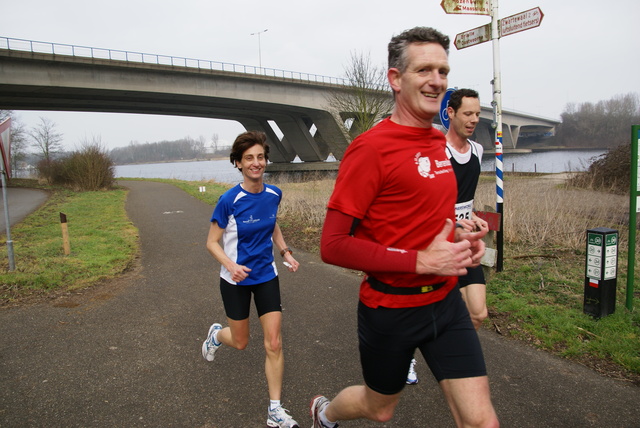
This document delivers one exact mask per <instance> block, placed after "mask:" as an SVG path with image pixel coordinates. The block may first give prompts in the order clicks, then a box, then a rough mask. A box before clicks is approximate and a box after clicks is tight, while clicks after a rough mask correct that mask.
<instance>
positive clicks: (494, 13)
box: [491, 0, 504, 272]
mask: <svg viewBox="0 0 640 428" xmlns="http://www.w3.org/2000/svg"><path fill="white" fill-rule="evenodd" d="M491 41H492V44H493V82H492V83H493V102H492V104H493V108H494V114H495V122H496V123H495V125H496V139H495V142H496V212H497V213H498V214H500V230H498V232H497V233H496V246H497V247H498V248H497V253H498V254H497V260H496V271H497V272H501V271H502V265H503V264H502V261H503V259H504V253H503V244H504V241H503V234H504V232H503V230H504V221H503V218H504V214H503V211H504V207H503V203H504V183H503V180H502V178H503V175H502V87H501V82H500V22H499V20H498V0H491Z"/></svg>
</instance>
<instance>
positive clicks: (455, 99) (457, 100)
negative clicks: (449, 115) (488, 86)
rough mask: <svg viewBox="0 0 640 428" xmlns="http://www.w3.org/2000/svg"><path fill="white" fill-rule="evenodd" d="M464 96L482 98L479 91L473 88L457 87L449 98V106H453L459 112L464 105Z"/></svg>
mask: <svg viewBox="0 0 640 428" xmlns="http://www.w3.org/2000/svg"><path fill="white" fill-rule="evenodd" d="M464 97H469V98H480V97H479V96H478V92H477V91H474V90H473V89H464V88H463V89H456V90H455V91H453V92H452V93H451V97H450V98H449V107H451V108H452V109H453V111H455V112H457V111H458V109H459V108H460V106H461V105H462V99H463V98H464Z"/></svg>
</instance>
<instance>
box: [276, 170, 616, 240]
mask: <svg viewBox="0 0 640 428" xmlns="http://www.w3.org/2000/svg"><path fill="white" fill-rule="evenodd" d="M334 184H335V180H333V179H327V178H321V177H313V178H311V179H308V180H305V181H304V182H300V181H291V180H287V179H286V178H280V180H279V181H278V183H277V185H278V186H279V187H280V188H281V189H282V191H283V193H284V197H283V201H282V204H281V207H280V218H281V220H280V222H281V225H283V224H284V227H283V230H285V233H286V236H290V237H289V238H288V239H289V240H291V239H296V236H298V235H300V233H301V232H302V233H303V234H304V235H307V236H306V237H305V239H304V242H306V243H308V244H310V245H311V247H307V248H303V249H306V250H317V248H318V246H319V239H320V231H321V229H322V223H323V221H324V215H325V212H326V206H327V202H328V200H329V197H330V196H331V192H332V191H333V186H334ZM504 188H505V196H504V205H503V209H504V229H503V231H504V240H505V242H506V243H509V244H514V245H518V246H523V247H524V246H526V247H528V248H529V249H530V250H531V251H539V250H541V249H545V248H562V249H573V250H583V249H584V245H585V236H586V233H585V231H586V230H587V229H590V228H593V227H609V228H613V229H618V230H619V231H620V238H621V244H626V236H627V231H628V224H627V223H628V220H627V219H628V213H629V200H628V197H626V196H623V195H616V194H612V193H609V192H600V191H593V190H583V189H578V188H571V187H568V186H567V185H566V184H565V180H564V178H563V176H562V175H558V174H551V175H534V176H507V177H506V178H505V186H504ZM475 206H476V209H479V210H486V209H487V207H488V208H489V210H495V206H496V194H495V180H493V179H492V178H491V177H488V176H483V177H481V181H480V183H479V185H478V190H477V191H476V199H475ZM288 225H292V226H294V229H291V228H289V227H287V226H288ZM313 234H316V236H314V237H313V238H310V237H309V235H313ZM292 244H293V243H292Z"/></svg>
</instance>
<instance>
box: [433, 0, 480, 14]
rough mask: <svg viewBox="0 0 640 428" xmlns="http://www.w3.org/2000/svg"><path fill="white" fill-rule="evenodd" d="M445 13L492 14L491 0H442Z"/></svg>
mask: <svg viewBox="0 0 640 428" xmlns="http://www.w3.org/2000/svg"><path fill="white" fill-rule="evenodd" d="M440 6H442V9H444V11H445V13H455V14H465V15H491V7H490V6H489V0H442V3H440Z"/></svg>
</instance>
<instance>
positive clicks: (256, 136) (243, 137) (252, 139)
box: [229, 131, 269, 169]
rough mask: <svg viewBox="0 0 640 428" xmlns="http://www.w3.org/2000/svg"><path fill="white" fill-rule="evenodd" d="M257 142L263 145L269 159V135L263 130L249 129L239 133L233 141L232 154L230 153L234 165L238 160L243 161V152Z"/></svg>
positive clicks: (265, 156) (265, 155)
mask: <svg viewBox="0 0 640 428" xmlns="http://www.w3.org/2000/svg"><path fill="white" fill-rule="evenodd" d="M256 144H258V145H260V146H262V148H263V149H264V158H265V159H266V160H269V144H268V143H267V135H266V134H265V133H264V132H261V131H247V132H243V133H242V134H240V135H238V136H237V137H236V140H235V141H234V142H233V147H231V154H230V155H229V158H230V160H231V163H232V164H233V166H234V167H235V166H236V162H240V161H242V154H243V153H244V152H246V151H247V150H249V149H250V148H251V147H253V146H255V145H256ZM238 169H240V168H238Z"/></svg>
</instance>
